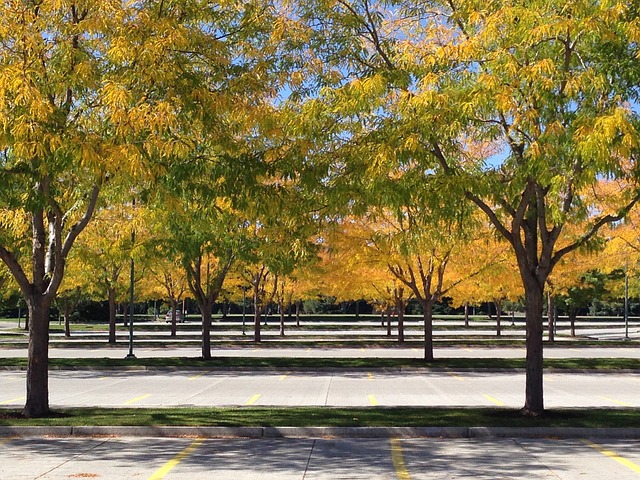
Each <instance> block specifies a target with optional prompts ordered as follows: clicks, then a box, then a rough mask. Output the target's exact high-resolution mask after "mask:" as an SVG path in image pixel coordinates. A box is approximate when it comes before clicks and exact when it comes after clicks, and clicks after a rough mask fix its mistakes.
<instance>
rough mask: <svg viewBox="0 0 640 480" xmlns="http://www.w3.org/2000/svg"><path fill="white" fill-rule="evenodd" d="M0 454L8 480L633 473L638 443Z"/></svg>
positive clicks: (144, 444)
mask: <svg viewBox="0 0 640 480" xmlns="http://www.w3.org/2000/svg"><path fill="white" fill-rule="evenodd" d="M0 454H1V455H2V463H0V478H3V479H4V478H7V479H12V480H35V479H43V480H62V479H65V480H68V479H70V478H100V479H102V480H114V479H118V480H120V479H123V478H129V479H141V480H160V479H166V480H200V479H208V478H216V479H221V480H224V479H232V480H243V479H251V480H255V479H264V480H271V479H273V480H276V479H277V480H287V479H308V480H333V479H336V478H339V479H353V480H377V479H393V478H398V479H401V480H412V479H413V480H431V479H444V478H446V479H449V480H455V479H470V478H474V479H519V478H522V479H555V480H577V479H584V478H589V479H592V480H593V479H596V480H598V479H602V480H604V479H611V478H615V479H616V480H631V479H638V478H640V442H638V441H637V440H616V441H607V442H598V441H590V440H554V439H541V440H531V439H528V440H525V439H504V440H499V439H492V440H482V439H437V438H435V439H426V438H425V439H410V440H407V439H331V438H318V439H268V440H267V439H250V440H249V439H244V440H241V439H206V440H205V439H197V438H171V439H157V438H74V439H56V438H20V439H5V440H1V441H0Z"/></svg>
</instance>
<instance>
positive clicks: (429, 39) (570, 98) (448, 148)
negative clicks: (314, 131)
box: [300, 0, 640, 415]
mask: <svg viewBox="0 0 640 480" xmlns="http://www.w3.org/2000/svg"><path fill="white" fill-rule="evenodd" d="M323 7H324V8H325V9H324V10H323ZM636 9H637V7H636V6H635V5H628V4H622V3H620V4H618V3H614V4H612V3H593V2H587V1H580V2H571V4H567V3H564V2H563V3H558V2H534V3H529V4H527V5H526V6H524V5H523V6H521V5H511V4H508V5H505V4H502V3H495V4H490V5H489V4H486V2H485V3H482V4H479V3H478V2H476V1H474V0H446V1H442V2H440V1H434V2H425V3H422V4H420V5H416V4H415V3H414V2H399V3H397V4H393V5H387V4H384V3H373V2H369V1H368V0H354V1H353V2H349V1H347V0H336V1H334V2H328V5H327V2H322V4H321V5H319V4H317V3H314V4H313V5H310V6H309V7H308V8H303V9H302V12H301V14H300V17H301V18H302V19H305V20H307V19H308V20H313V21H309V22H308V23H307V25H309V31H310V32H311V34H317V36H315V37H314V38H316V39H317V41H318V43H319V44H320V45H321V47H322V48H318V49H317V50H316V52H317V55H318V56H321V58H322V59H323V60H324V61H325V62H326V65H325V68H323V69H322V72H323V74H322V75H321V76H320V80H321V81H323V83H324V85H325V90H323V91H322V95H321V96H320V97H319V98H318V99H317V100H312V101H310V105H314V108H315V109H316V110H318V109H319V108H320V107H318V106H317V105H324V106H325V110H324V111H325V112H327V113H326V115H327V117H329V118H333V119H334V124H336V125H339V126H340V127H342V128H343V129H344V130H345V131H344V132H342V133H341V134H340V135H336V136H335V137H334V138H336V141H335V142H334V145H335V151H334V155H340V156H341V157H340V158H341V159H342V161H343V163H344V165H349V169H353V170H355V171H357V172H358V174H359V175H360V174H361V172H367V173H370V172H371V173H374V174H375V172H377V171H381V170H382V171H387V172H388V171H389V165H391V168H392V169H394V170H395V169H397V168H398V164H401V165H402V164H406V163H408V162H418V163H419V164H420V165H421V167H422V170H423V171H424V172H427V173H428V175H427V176H428V177H429V178H428V179H427V180H426V181H428V182H430V183H436V184H438V185H439V186H440V187H441V188H444V189H445V191H446V192H448V194H450V198H451V201H452V202H456V201H457V202H460V201H462V200H463V199H467V200H468V201H470V202H472V203H473V204H475V205H476V206H477V208H479V209H480V211H482V212H483V213H484V214H485V215H486V217H487V218H488V219H489V220H490V221H491V223H492V224H493V226H494V228H495V229H496V231H497V232H498V233H499V234H500V235H501V236H502V237H504V239H505V240H506V241H507V242H508V243H509V244H510V245H511V248H512V249H513V251H514V253H515V256H516V259H517V263H518V270H519V273H520V279H521V282H522V285H523V289H524V294H525V303H526V328H527V361H526V364H527V367H526V388H525V404H524V407H523V410H522V411H523V413H524V414H530V415H539V414H541V413H543V411H544V396H543V382H542V378H543V361H542V360H543V353H542V346H543V343H542V332H543V329H542V308H543V298H544V297H543V294H544V285H545V283H546V280H547V278H548V277H549V275H550V274H551V272H552V271H553V269H554V267H555V265H556V264H557V263H558V262H559V261H560V259H562V258H563V257H564V256H565V255H567V254H568V253H570V252H571V251H573V250H575V249H577V248H580V247H582V246H584V245H585V244H588V243H590V242H592V241H593V240H594V239H595V238H596V237H597V235H598V232H599V231H600V229H601V228H602V227H603V226H604V225H606V224H608V223H611V222H614V221H616V220H619V219H621V218H623V217H624V216H625V214H626V213H627V212H628V211H629V209H630V208H631V207H632V206H633V205H634V204H635V203H637V201H638V199H639V198H640V197H639V193H638V189H637V185H636V182H635V179H636V178H638V175H637V167H636V155H637V145H638V134H637V129H636V123H637V118H636V115H635V113H634V112H633V110H632V109H631V108H630V106H629V103H628V102H629V101H630V100H633V99H634V98H635V97H636V94H637V91H638V79H639V76H638V74H639V68H638V63H637V61H636V58H637V54H638V42H637V40H638V38H639V36H638V27H637V22H636V21H635V19H636V18H637V11H636ZM329 10H331V11H329ZM321 35H324V36H325V37H326V38H327V42H322V41H321V40H320V37H321ZM354 37H355V38H354ZM330 42H334V43H335V45H333V46H331V45H329V44H330ZM336 77H337V80H336ZM332 78H333V79H334V80H333V81H332ZM336 118H338V120H335V119H336ZM316 122H317V120H316ZM334 130H335V129H334ZM356 152H360V154H361V155H362V159H361V160H358V158H357V156H356V155H355V153H356ZM365 152H368V153H369V154H368V155H366V156H364V153H365ZM345 170H346V169H344V168H343V169H341V173H344V171H345ZM607 176H608V177H614V178H618V179H621V180H626V181H627V188H625V190H624V192H623V198H622V199H621V200H622V201H621V202H620V203H618V204H617V205H615V206H611V205H606V204H605V203H602V202H598V203H590V202H587V201H586V197H585V193H587V192H588V191H589V189H590V188H591V187H592V186H593V185H594V184H596V183H597V182H598V180H599V179H600V178H602V177H607ZM587 218H588V221H585V219H587ZM578 220H580V221H583V223H582V225H583V227H584V228H583V230H582V231H580V232H579V233H578V234H575V235H568V233H567V232H565V231H564V230H565V229H564V227H565V225H567V224H571V223H572V222H575V221H578Z"/></svg>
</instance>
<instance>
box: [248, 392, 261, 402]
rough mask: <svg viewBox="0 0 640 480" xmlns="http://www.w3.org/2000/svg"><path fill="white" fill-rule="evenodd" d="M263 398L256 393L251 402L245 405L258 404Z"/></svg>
mask: <svg viewBox="0 0 640 480" xmlns="http://www.w3.org/2000/svg"><path fill="white" fill-rule="evenodd" d="M261 396H262V395H260V394H259V393H256V394H255V395H254V396H253V397H251V398H250V399H249V400H247V403H245V405H253V404H254V403H256V402H257V401H258V399H259V398H260V397H261Z"/></svg>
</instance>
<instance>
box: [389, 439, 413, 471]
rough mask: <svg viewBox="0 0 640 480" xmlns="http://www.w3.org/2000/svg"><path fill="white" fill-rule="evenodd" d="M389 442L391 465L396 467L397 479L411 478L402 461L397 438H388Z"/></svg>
mask: <svg viewBox="0 0 640 480" xmlns="http://www.w3.org/2000/svg"><path fill="white" fill-rule="evenodd" d="M389 441H390V442H391V460H392V461H393V466H394V467H395V469H396V475H397V477H398V480H411V476H410V475H409V471H408V470H407V466H406V465H405V463H404V456H403V455H402V444H401V443H400V440H399V439H397V438H392V439H390V440H389Z"/></svg>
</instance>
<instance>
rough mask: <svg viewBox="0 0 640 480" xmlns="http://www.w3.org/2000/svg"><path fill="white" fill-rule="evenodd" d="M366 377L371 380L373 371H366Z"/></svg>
mask: <svg viewBox="0 0 640 480" xmlns="http://www.w3.org/2000/svg"><path fill="white" fill-rule="evenodd" d="M367 378H368V379H369V380H373V373H371V372H369V373H367Z"/></svg>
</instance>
